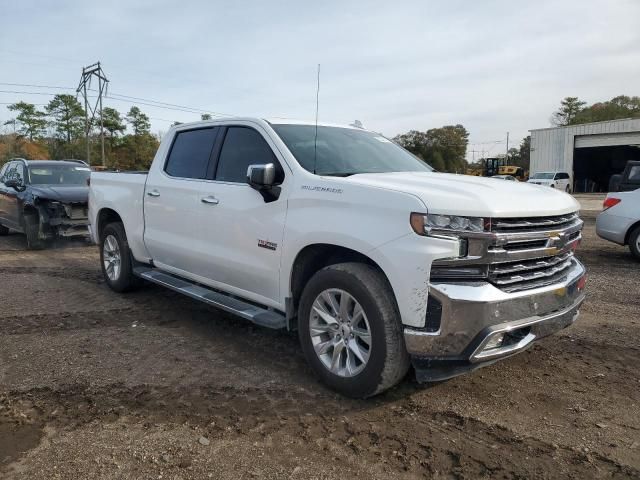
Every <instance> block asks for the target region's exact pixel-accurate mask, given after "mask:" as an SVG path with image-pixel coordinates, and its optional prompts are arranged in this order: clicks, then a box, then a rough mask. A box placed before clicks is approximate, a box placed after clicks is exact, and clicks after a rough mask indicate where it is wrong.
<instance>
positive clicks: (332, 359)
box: [298, 263, 409, 398]
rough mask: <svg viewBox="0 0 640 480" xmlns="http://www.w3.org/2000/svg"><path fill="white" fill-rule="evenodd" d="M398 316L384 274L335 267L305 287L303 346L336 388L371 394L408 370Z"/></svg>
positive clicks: (355, 267)
mask: <svg viewBox="0 0 640 480" xmlns="http://www.w3.org/2000/svg"><path fill="white" fill-rule="evenodd" d="M399 318H400V316H399V314H398V309H397V307H396V304H395V300H394V298H393V293H392V291H391V288H390V286H389V284H388V283H387V281H386V279H385V278H384V276H383V275H382V274H381V273H380V272H379V271H378V270H376V269H375V268H373V267H371V266H369V265H365V264H361V263H341V264H337V265H331V266H329V267H326V268H324V269H322V270H320V271H319V272H317V273H316V274H315V275H314V276H313V277H312V278H311V280H310V281H309V283H308V284H307V285H306V287H305V288H304V291H303V293H302V298H301V300H300V309H299V323H298V330H299V332H298V333H299V337H300V343H301V345H302V350H303V352H304V354H305V357H306V358H307V361H308V362H309V364H310V365H311V367H312V369H313V370H314V371H315V373H316V374H317V375H318V377H320V379H321V380H322V381H323V382H324V383H326V384H327V385H329V386H330V387H331V388H333V389H334V390H337V391H339V392H340V393H342V394H344V395H347V396H350V397H357V398H364V397H370V396H372V395H376V394H378V393H381V392H383V391H384V390H387V389H388V388H390V387H392V386H394V385H395V384H396V383H398V382H399V381H400V380H401V379H402V378H403V377H404V376H405V374H406V373H407V370H408V368H409V355H408V354H407V350H406V347H405V345H404V338H403V333H402V326H401V324H400V319H399Z"/></svg>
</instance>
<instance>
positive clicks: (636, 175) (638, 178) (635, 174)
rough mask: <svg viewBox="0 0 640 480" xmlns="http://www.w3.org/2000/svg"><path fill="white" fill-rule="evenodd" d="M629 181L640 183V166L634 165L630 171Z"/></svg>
mask: <svg viewBox="0 0 640 480" xmlns="http://www.w3.org/2000/svg"><path fill="white" fill-rule="evenodd" d="M629 180H631V181H632V182H640V165H634V166H633V167H631V170H629Z"/></svg>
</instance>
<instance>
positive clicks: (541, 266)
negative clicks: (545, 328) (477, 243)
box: [488, 212, 583, 292]
mask: <svg viewBox="0 0 640 480" xmlns="http://www.w3.org/2000/svg"><path fill="white" fill-rule="evenodd" d="M582 224H583V222H582V220H580V217H579V215H578V212H574V213H570V214H566V215H556V216H552V217H527V218H498V219H492V220H491V232H495V236H494V241H493V242H492V243H493V245H490V246H489V248H488V253H489V269H488V279H489V281H490V282H491V283H493V284H494V285H495V286H497V287H498V288H500V289H502V290H504V291H507V292H514V291H520V290H528V289H532V288H538V287H541V286H545V285H551V284H554V283H557V282H559V281H562V280H563V279H564V278H565V277H566V275H567V273H568V270H569V269H570V267H571V265H572V263H573V250H574V249H575V247H576V246H577V242H579V241H580V239H581V233H580V232H581V229H582ZM492 253H493V254H494V256H495V257H496V258H495V259H494V260H493V261H492V260H491V254H492ZM501 254H502V255H501Z"/></svg>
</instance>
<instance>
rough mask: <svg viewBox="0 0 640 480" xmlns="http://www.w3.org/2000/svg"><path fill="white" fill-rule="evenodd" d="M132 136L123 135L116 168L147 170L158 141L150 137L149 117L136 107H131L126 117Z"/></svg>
mask: <svg viewBox="0 0 640 480" xmlns="http://www.w3.org/2000/svg"><path fill="white" fill-rule="evenodd" d="M126 120H127V123H128V124H129V125H130V126H131V129H132V130H133V135H125V137H124V138H123V139H122V149H121V151H120V152H119V153H120V156H119V158H118V160H117V163H118V166H119V167H122V168H128V169H145V168H148V167H149V165H150V164H151V161H152V160H153V156H154V155H155V152H156V150H157V149H158V145H159V142H158V139H157V138H156V137H154V136H153V135H151V133H150V130H151V123H150V122H149V117H148V116H147V115H145V114H144V113H142V111H141V110H140V109H139V108H138V107H135V106H134V107H131V109H130V110H129V113H127V117H126Z"/></svg>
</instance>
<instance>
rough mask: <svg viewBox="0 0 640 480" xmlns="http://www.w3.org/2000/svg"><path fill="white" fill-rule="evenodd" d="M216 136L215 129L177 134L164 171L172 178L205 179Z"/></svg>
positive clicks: (216, 129) (186, 131)
mask: <svg viewBox="0 0 640 480" xmlns="http://www.w3.org/2000/svg"><path fill="white" fill-rule="evenodd" d="M217 134H218V128H217V127H216V128H200V129H198V130H185V131H182V132H178V133H177V134H176V138H175V139H174V140H173V145H172V146H171V151H170V152H169V158H168V159H167V163H166V164H165V167H164V171H165V172H167V174H169V175H171V176H172V177H179V178H206V176H207V167H208V165H209V158H210V157H211V151H212V150H213V144H214V143H215V140H216V135H217Z"/></svg>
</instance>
